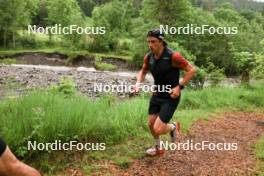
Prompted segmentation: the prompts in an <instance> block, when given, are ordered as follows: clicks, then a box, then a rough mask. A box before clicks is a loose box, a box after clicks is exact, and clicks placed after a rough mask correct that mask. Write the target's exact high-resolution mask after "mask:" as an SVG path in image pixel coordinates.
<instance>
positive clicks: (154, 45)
mask: <svg viewBox="0 0 264 176" xmlns="http://www.w3.org/2000/svg"><path fill="white" fill-rule="evenodd" d="M147 42H148V47H149V49H150V50H151V51H152V52H153V53H155V52H157V51H159V50H160V48H161V47H162V46H163V41H162V40H159V39H157V38H156V37H148V38H147Z"/></svg>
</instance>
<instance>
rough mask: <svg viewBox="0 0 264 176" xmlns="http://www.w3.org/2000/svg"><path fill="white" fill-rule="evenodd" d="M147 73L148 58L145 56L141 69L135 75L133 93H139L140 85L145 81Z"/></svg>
mask: <svg viewBox="0 0 264 176" xmlns="http://www.w3.org/2000/svg"><path fill="white" fill-rule="evenodd" d="M147 73H148V56H147V55H145V57H144V62H143V65H142V68H141V70H140V71H139V72H138V74H137V82H136V85H135V87H134V88H135V89H134V91H135V92H138V91H139V87H140V84H141V83H142V82H143V81H144V80H145V77H146V74H147Z"/></svg>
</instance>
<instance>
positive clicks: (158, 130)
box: [153, 125, 165, 135]
mask: <svg viewBox="0 0 264 176" xmlns="http://www.w3.org/2000/svg"><path fill="white" fill-rule="evenodd" d="M153 130H154V132H155V134H156V135H161V134H163V133H164V130H165V129H164V128H163V127H162V126H157V125H155V126H154V128H153Z"/></svg>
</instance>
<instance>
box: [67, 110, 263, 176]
mask: <svg viewBox="0 0 264 176" xmlns="http://www.w3.org/2000/svg"><path fill="white" fill-rule="evenodd" d="M262 135H264V114H263V113H244V112H236V113H233V112H232V113H224V114H221V115H220V116H218V117H216V118H211V119H210V120H198V121H197V122H195V123H194V124H193V126H192V127H191V128H190V131H189V133H188V134H182V135H181V136H180V138H179V139H178V142H179V143H180V142H181V143H185V142H187V141H188V140H193V143H201V142H202V141H209V142H211V143H215V144H217V143H237V150H229V151H223V150H222V151H219V150H203V151H197V150H189V151H186V150H171V151H167V152H166V153H165V154H164V155H163V156H159V157H147V156H146V157H143V158H141V159H138V160H135V161H134V162H133V164H132V165H131V166H130V167H129V168H128V169H126V170H122V169H120V168H119V167H117V166H116V165H115V164H113V163H112V162H105V164H104V166H105V167H103V168H101V169H100V172H99V173H98V172H97V173H94V175H120V176H121V175H122V176H134V175H135V176H229V175H231V176H233V175H235V176H244V175H246V176H250V175H255V174H254V171H255V170H254V169H255V166H256V158H255V154H254V151H253V148H252V146H253V144H255V143H256V141H257V140H258V139H260V137H261V136H262ZM73 171H74V170H72V171H71V172H69V173H71V174H70V175H75V176H84V174H82V172H81V171H80V170H75V174H73Z"/></svg>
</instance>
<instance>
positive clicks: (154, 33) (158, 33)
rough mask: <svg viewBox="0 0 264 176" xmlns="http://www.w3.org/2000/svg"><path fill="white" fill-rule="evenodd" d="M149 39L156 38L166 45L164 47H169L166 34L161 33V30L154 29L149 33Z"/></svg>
mask: <svg viewBox="0 0 264 176" xmlns="http://www.w3.org/2000/svg"><path fill="white" fill-rule="evenodd" d="M147 37H155V38H157V39H159V40H161V41H162V42H163V44H164V46H167V42H166V41H165V39H164V37H165V36H164V33H163V32H162V31H160V30H159V29H152V30H150V31H148V34H147Z"/></svg>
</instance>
